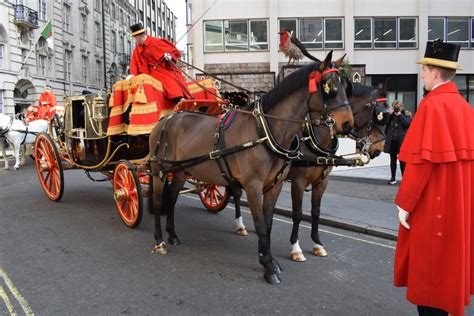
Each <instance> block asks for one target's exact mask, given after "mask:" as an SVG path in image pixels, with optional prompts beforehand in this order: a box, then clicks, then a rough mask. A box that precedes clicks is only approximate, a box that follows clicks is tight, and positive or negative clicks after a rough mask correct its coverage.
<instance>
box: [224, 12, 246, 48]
mask: <svg viewBox="0 0 474 316" xmlns="http://www.w3.org/2000/svg"><path fill="white" fill-rule="evenodd" d="M224 28H225V50H226V51H241V50H248V38H247V34H248V31H247V21H242V20H239V21H224Z"/></svg>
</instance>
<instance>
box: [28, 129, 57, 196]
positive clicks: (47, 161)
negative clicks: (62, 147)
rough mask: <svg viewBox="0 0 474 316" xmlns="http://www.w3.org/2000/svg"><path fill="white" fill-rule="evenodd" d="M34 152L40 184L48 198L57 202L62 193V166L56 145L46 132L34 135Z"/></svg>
mask: <svg viewBox="0 0 474 316" xmlns="http://www.w3.org/2000/svg"><path fill="white" fill-rule="evenodd" d="M34 153H35V154H34V156H35V164H36V172H37V174H38V178H39V180H40V183H41V186H42V187H43V190H44V192H45V193H46V195H47V196H48V198H49V199H50V200H52V201H54V202H58V201H59V200H61V198H62V197H63V193H64V174H63V166H62V164H61V160H60V158H59V154H58V151H57V149H56V145H55V144H54V143H53V140H52V139H51V137H50V136H49V135H48V134H46V133H40V134H39V135H38V137H36V141H35V147H34Z"/></svg>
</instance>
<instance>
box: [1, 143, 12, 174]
mask: <svg viewBox="0 0 474 316" xmlns="http://www.w3.org/2000/svg"><path fill="white" fill-rule="evenodd" d="M0 145H1V146H2V155H3V161H5V167H4V169H5V170H8V169H10V166H9V165H8V158H7V150H6V147H7V143H6V139H5V138H1V139H0Z"/></svg>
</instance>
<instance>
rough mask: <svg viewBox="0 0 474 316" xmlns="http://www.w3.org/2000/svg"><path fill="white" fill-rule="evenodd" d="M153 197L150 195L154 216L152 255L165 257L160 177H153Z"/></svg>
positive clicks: (162, 185)
mask: <svg viewBox="0 0 474 316" xmlns="http://www.w3.org/2000/svg"><path fill="white" fill-rule="evenodd" d="M152 181H153V184H152V185H153V195H152V205H153V210H154V212H153V213H154V215H155V242H156V245H155V248H154V249H153V252H154V253H158V254H160V255H165V254H167V253H168V250H167V249H166V242H165V241H164V240H163V232H162V231H161V214H160V213H161V209H162V207H163V187H164V181H162V180H161V179H160V177H157V176H155V177H153V180H152Z"/></svg>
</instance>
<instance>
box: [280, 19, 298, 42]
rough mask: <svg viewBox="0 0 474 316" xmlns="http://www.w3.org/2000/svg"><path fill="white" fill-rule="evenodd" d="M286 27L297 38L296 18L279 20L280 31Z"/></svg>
mask: <svg viewBox="0 0 474 316" xmlns="http://www.w3.org/2000/svg"><path fill="white" fill-rule="evenodd" d="M283 29H287V30H288V31H289V32H292V34H293V36H295V37H296V38H298V30H297V29H296V20H295V19H292V20H280V31H281V30H283Z"/></svg>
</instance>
